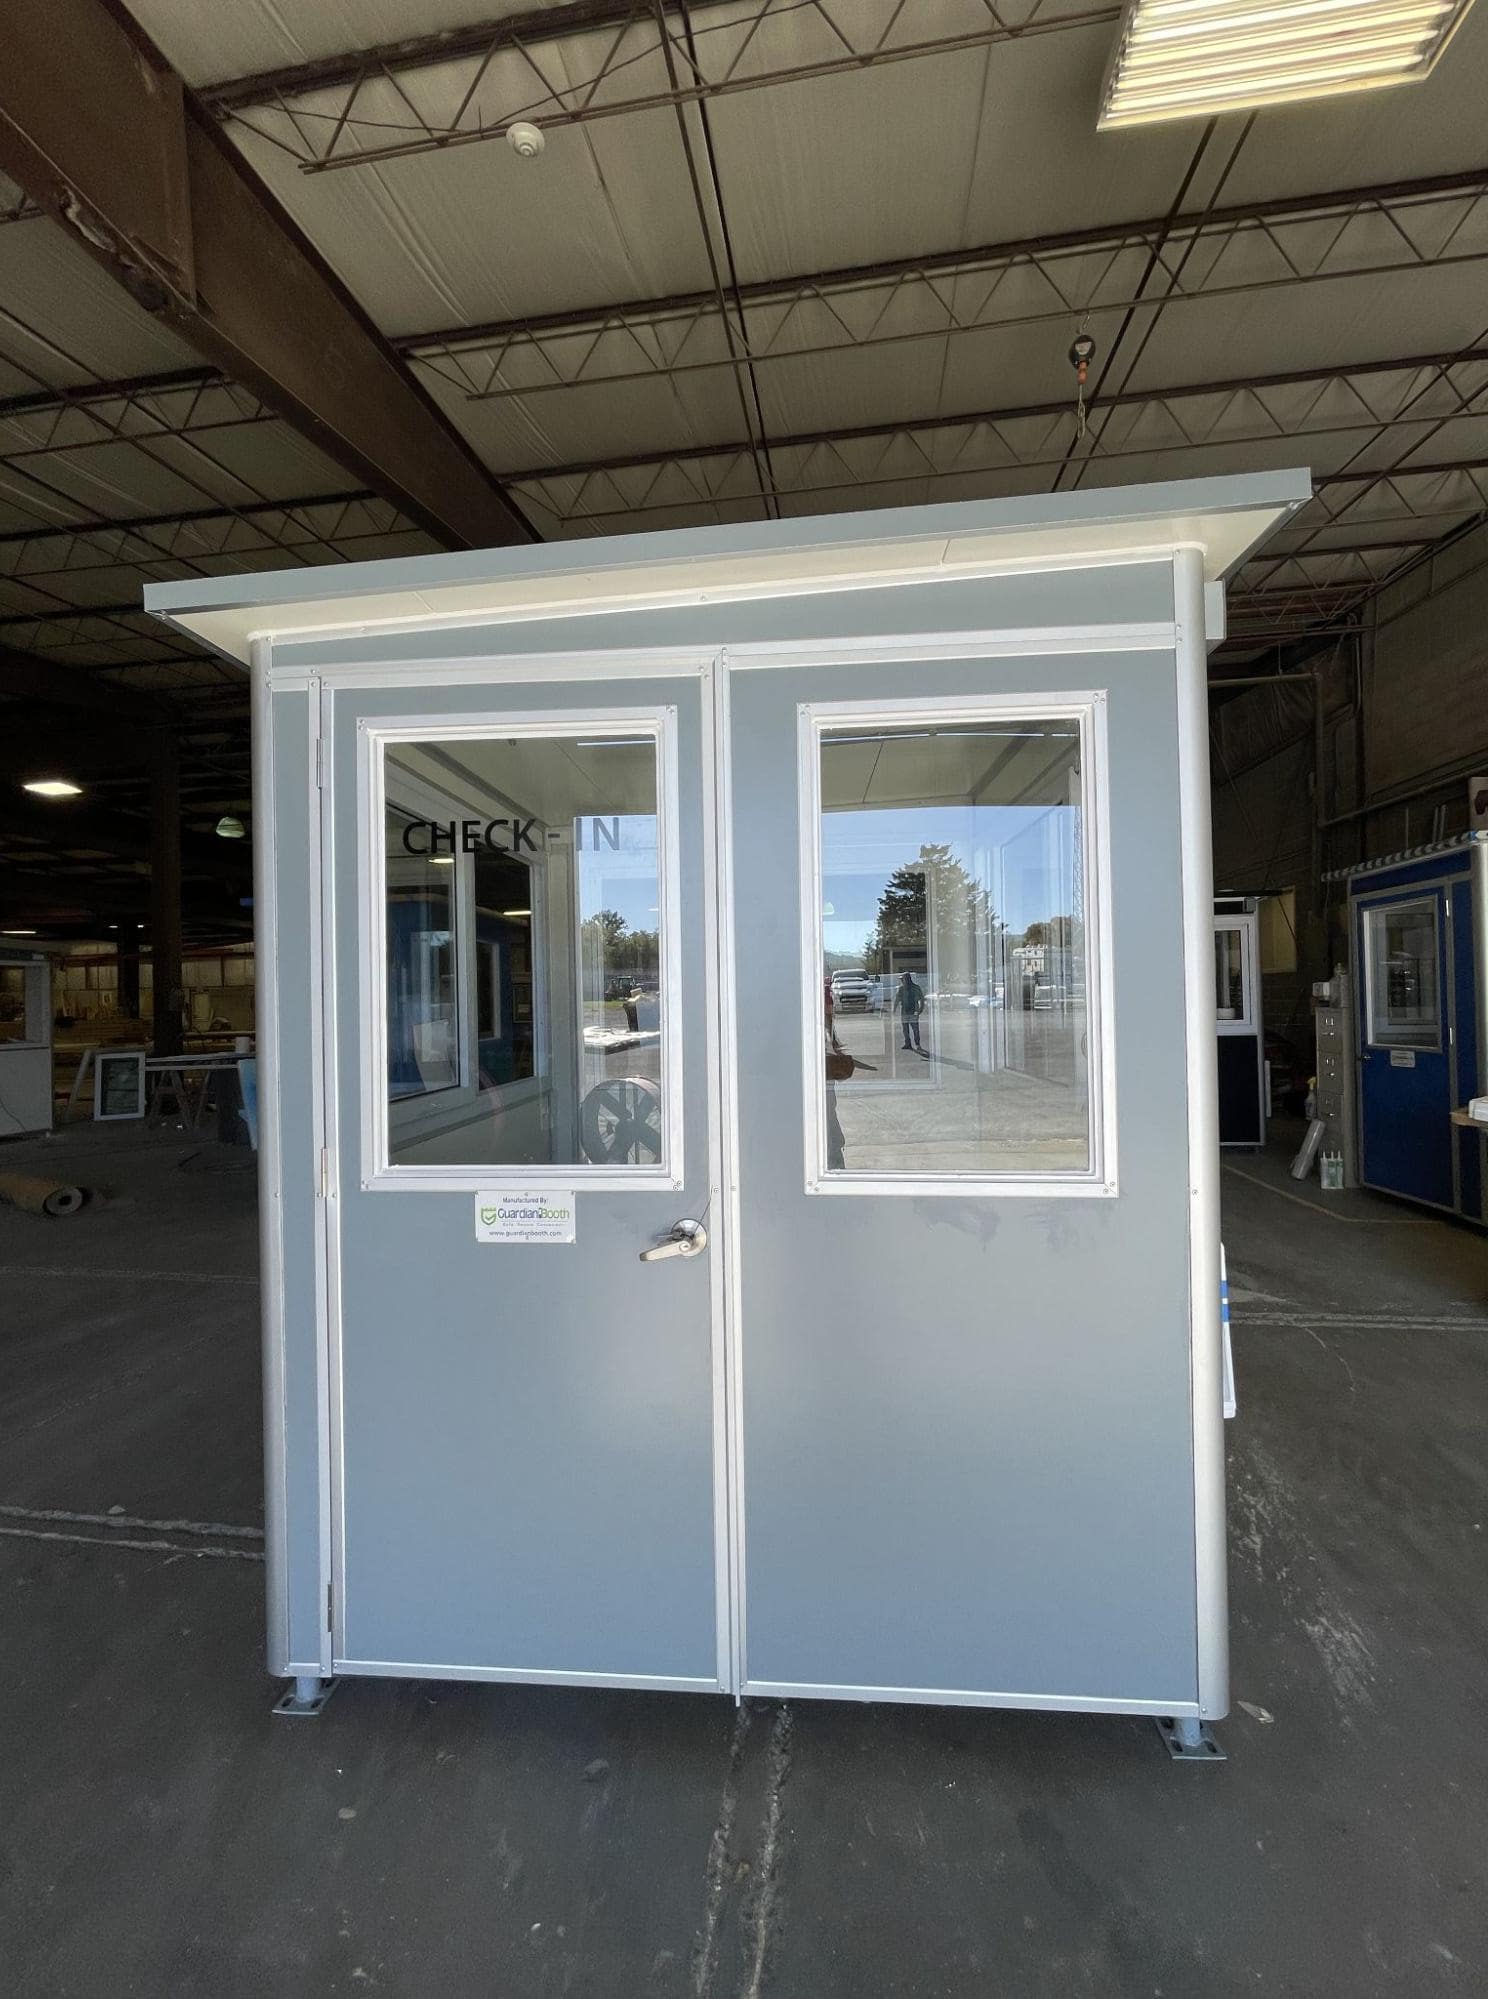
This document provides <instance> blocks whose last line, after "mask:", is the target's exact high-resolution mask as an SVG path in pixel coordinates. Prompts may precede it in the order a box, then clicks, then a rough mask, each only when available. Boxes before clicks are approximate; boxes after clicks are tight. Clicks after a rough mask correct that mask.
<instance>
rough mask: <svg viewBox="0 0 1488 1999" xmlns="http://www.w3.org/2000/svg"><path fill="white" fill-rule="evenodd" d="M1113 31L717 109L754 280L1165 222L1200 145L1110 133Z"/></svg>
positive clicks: (948, 59)
mask: <svg viewBox="0 0 1488 1999" xmlns="http://www.w3.org/2000/svg"><path fill="white" fill-rule="evenodd" d="M983 18H985V17H984V16H983ZM937 25H938V23H937ZM1109 34H1110V30H1109V28H1099V27H1098V28H1094V29H1090V30H1083V29H1082V30H1071V31H1068V32H1061V33H1058V34H1052V35H1047V36H1034V37H1032V38H1030V39H1028V40H1027V41H1023V42H1018V43H1015V44H1013V45H1004V46H1001V47H997V48H993V49H990V50H987V51H984V52H979V53H975V54H967V55H956V56H943V57H932V58H925V59H921V60H917V61H914V62H905V63H894V64H890V65H888V66H887V67H885V68H882V69H878V70H871V71H866V72H863V73H860V74H857V75H845V76H837V77H831V78H821V79H816V80H813V81H809V82H803V83H799V84H793V85H790V86H786V87H777V88H775V89H773V90H770V91H761V92H751V93H747V94H745V95H741V96H738V97H734V98H728V99H724V100H721V101H719V102H717V103H715V104H713V105H711V106H710V107H709V116H710V118H711V120H712V122H713V129H714V134H715V139H716V144H717V149H718V157H719V171H720V176H721V179H722V182H723V188H724V198H725V201H726V204H727V207H728V212H729V223H730V227H731V230H732V232H733V239H734V246H735V252H736V255H737V257H738V260H739V266H740V275H741V277H743V278H745V279H746V280H747V279H751V278H764V277H777V276H780V275H782V274H787V273H790V272H795V271H811V270H818V269H823V268H825V267H827V266H830V265H841V264H847V263H854V262H869V261H877V260H879V259H881V258H885V257H898V256H913V255H916V254H919V253H923V252H925V251H928V250H940V249H955V248H959V247H963V246H968V245H974V244H981V243H995V242H1003V241H1007V240H1010V239H1014V238H1017V239H1022V238H1025V237H1029V236H1035V235H1038V234H1040V233H1043V232H1045V231H1049V230H1056V229H1059V230H1062V229H1070V228H1073V227H1086V226H1088V225H1092V224H1099V223H1103V222H1109V221H1128V220H1132V219H1139V218H1143V217H1146V216H1149V215H1160V214H1162V213H1163V212H1164V211H1165V210H1166V209H1167V208H1168V206H1169V205H1170V203H1171V202H1172V200H1173V197H1174V194H1175V193H1176V191H1177V188H1178V186H1179V183H1180V181H1181V178H1182V175H1183V170H1184V168H1185V166H1186V165H1187V163H1188V160H1189V158H1190V157H1191V155H1192V153H1193V151H1194V147H1195V144H1196V143H1197V137H1198V134H1197V132H1196V131H1194V130H1193V129H1191V128H1187V127H1160V128H1156V129H1154V130H1153V131H1151V132H1149V133H1145V134H1143V135H1141V137H1140V138H1137V137H1134V136H1133V135H1131V134H1128V133H1123V134H1106V135H1097V133H1096V131H1095V105H1096V102H1097V99H1098V96H1099V84H1100V75H1101V71H1102V68H1103V65H1104V63H1105V59H1106V54H1107V50H1108V46H1109Z"/></svg>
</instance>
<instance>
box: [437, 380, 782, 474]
mask: <svg viewBox="0 0 1488 1999" xmlns="http://www.w3.org/2000/svg"><path fill="white" fill-rule="evenodd" d="M419 372H420V374H421V375H422V376H423V378H424V379H425V380H426V381H428V385H429V388H430V390H431V392H432V393H433V394H434V396H435V398H436V400H437V401H438V402H439V403H440V404H441V406H442V407H443V408H444V409H446V410H448V412H449V414H450V417H451V419H452V420H453V422H454V423H455V424H456V426H457V427H458V428H459V430H460V431H461V432H462V434H463V435H464V436H465V437H466V438H467V439H468V440H469V442H470V443H471V445H472V446H473V447H474V449H475V450H476V452H477V453H478V454H479V455H480V457H481V458H482V459H483V460H484V461H485V463H486V464H487V465H489V466H491V467H492V469H493V470H495V471H496V472H498V473H503V472H508V471H512V470H526V469H528V468H530V467H533V466H548V465H564V464H572V463H575V462H577V461H578V460H581V459H582V460H585V461H587V460H590V459H594V458H618V457H625V456H629V455H631V454H633V453H637V452H656V451H678V450H685V449H686V448H688V447H689V446H692V445H701V444H720V443H733V442H735V441H736V440H737V439H738V438H739V437H740V436H741V435H742V434H743V427H744V419H743V417H742V415H741V413H740V409H739V397H738V392H737V390H736V388H735V386H734V382H733V378H732V374H731V372H730V371H729V370H726V369H720V370H719V371H717V372H716V373H710V374H706V375H690V376H684V377H682V378H681V379H679V380H678V381H677V382H676V383H670V382H668V381H666V380H665V379H664V378H658V379H656V380H654V381H650V382H631V383H627V384H626V385H625V386H624V387H619V388H603V387H598V386H597V387H594V388H589V389H566V390H564V391H563V392H562V393H561V394H554V395H546V396H533V397H530V398H527V399H520V400H501V401H471V400H470V399H469V398H468V397H466V396H464V395H462V394H461V393H460V392H459V391H458V390H457V389H455V388H453V387H452V386H451V385H449V384H448V383H446V382H445V381H443V380H436V379H434V378H432V377H431V376H430V375H429V373H428V371H426V370H420V371H419Z"/></svg>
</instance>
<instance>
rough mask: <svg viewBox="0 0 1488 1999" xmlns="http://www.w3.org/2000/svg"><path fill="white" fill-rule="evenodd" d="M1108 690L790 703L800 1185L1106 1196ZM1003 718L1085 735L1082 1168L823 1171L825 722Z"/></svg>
mask: <svg viewBox="0 0 1488 1999" xmlns="http://www.w3.org/2000/svg"><path fill="white" fill-rule="evenodd" d="M1106 705H1107V704H1106V691H1105V689H1104V688H1091V689H1085V690H1081V691H1076V692H1068V693H1054V694H1039V695H1033V694H1029V695H1023V694H1010V695H999V694H988V695H984V696H981V697H979V698H976V699H967V698H965V697H964V696H950V697H946V698H943V699H930V700H926V699H917V698H915V697H909V698H907V699H904V700H896V701H878V702H874V703H872V704H865V703H863V702H858V701H815V702H802V703H800V704H799V705H798V708H797V711H796V712H797V774H796V797H797V808H798V811H799V815H800V842H799V845H800V881H799V890H800V913H801V973H802V977H801V987H802V991H801V1049H802V1100H803V1103H804V1106H805V1118H804V1127H805V1129H804V1168H805V1187H806V1192H807V1193H808V1194H824V1195H832V1196H841V1195H863V1194H868V1195H886V1194H887V1195H898V1196H900V1197H905V1196H909V1197H912V1198H916V1199H918V1198H921V1197H923V1196H926V1195H937V1194H939V1195H949V1196H961V1197H965V1196H967V1195H977V1194H983V1195H1000V1196H1005V1197H1012V1198H1030V1199H1035V1200H1047V1199H1050V1198H1057V1197H1068V1196H1082V1195H1083V1196H1087V1197H1090V1196H1096V1197H1112V1196H1115V1195H1116V1194H1117V1193H1118V1192H1119V1186H1118V1181H1117V1170H1116V1141H1117V1132H1116V1048H1115V1031H1114V1022H1115V1007H1114V999H1113V986H1112V981H1113V966H1114V952H1113V948H1112V937H1111V838H1110V808H1109V784H1108V777H1107V773H1108V770H1109V759H1108V750H1107V742H1106ZM988 722H990V723H999V722H1074V723H1075V724H1076V725H1077V727H1078V729H1079V736H1080V785H1081V800H1082V813H1081V835H1082V848H1081V858H1082V862H1083V874H1084V884H1085V991H1086V1005H1087V1008H1088V1018H1087V1028H1086V1038H1087V1043H1088V1059H1089V1104H1090V1163H1089V1165H1088V1166H1087V1167H1084V1168H1082V1169H1080V1170H1079V1171H1061V1170H1056V1169H1029V1168H1026V1167H1025V1168H1019V1169H1016V1170H1013V1171H1009V1172H1006V1173H996V1172H985V1171H971V1170H961V1171H949V1170H948V1171H940V1172H937V1171H934V1170H928V1169H927V1170H923V1171H912V1172H898V1173H886V1172H882V1171H874V1172H869V1173H854V1172H852V1171H851V1170H848V1171H845V1172H835V1173H833V1172H829V1171H828V1170H827V1089H826V1072H825V1063H824V1061H823V1053H822V1049H823V1043H822V994H821V979H820V977H819V975H814V968H815V967H817V966H818V965H819V964H820V960H821V940H822V922H823V915H822V814H821V752H822V739H823V737H824V735H825V734H826V732H827V731H828V730H830V729H842V728H902V727H905V726H910V725H913V724H915V723H927V724H931V725H935V726H942V727H954V726H956V725H957V724H962V723H965V724H978V723H988Z"/></svg>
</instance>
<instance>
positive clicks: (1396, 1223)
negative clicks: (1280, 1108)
mask: <svg viewBox="0 0 1488 1999" xmlns="http://www.w3.org/2000/svg"><path fill="white" fill-rule="evenodd" d="M1224 1170H1225V1172H1226V1173H1233V1174H1234V1176H1235V1178H1236V1179H1237V1180H1248V1181H1249V1182H1250V1184H1251V1186H1252V1187H1262V1188H1264V1189H1265V1191H1266V1192H1267V1193H1268V1194H1277V1195H1279V1196H1280V1197H1281V1199H1282V1200H1283V1201H1290V1202H1291V1203H1292V1205H1293V1207H1297V1208H1306V1210H1307V1212H1308V1214H1310V1215H1326V1216H1327V1218H1328V1220H1329V1221H1330V1222H1347V1223H1348V1224H1350V1226H1351V1227H1353V1228H1356V1229H1431V1228H1440V1226H1441V1224H1442V1221H1443V1220H1444V1219H1445V1217H1438V1216H1436V1215H1339V1214H1335V1213H1334V1211H1333V1210H1332V1209H1331V1208H1325V1207H1324V1206H1323V1204H1322V1202H1321V1201H1309V1200H1307V1199H1306V1197H1305V1196H1304V1195H1301V1194H1290V1193H1288V1192H1287V1190H1286V1188H1285V1187H1277V1186H1274V1185H1273V1184H1272V1182H1271V1181H1269V1180H1263V1179H1261V1177H1260V1175H1259V1174H1257V1173H1246V1172H1245V1171H1244V1170H1243V1169H1242V1168H1241V1167H1239V1166H1232V1165H1231V1164H1230V1162H1229V1161H1228V1160H1225V1161H1224Z"/></svg>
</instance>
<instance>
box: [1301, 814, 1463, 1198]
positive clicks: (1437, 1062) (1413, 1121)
mask: <svg viewBox="0 0 1488 1999" xmlns="http://www.w3.org/2000/svg"><path fill="white" fill-rule="evenodd" d="M1329 879H1330V880H1335V881H1343V882H1345V883H1346V884H1347V890H1348V903H1349V936H1350V947H1351V949H1352V951H1353V954H1354V967H1355V973H1356V976H1355V979H1354V991H1355V994H1356V995H1357V1005H1358V1010H1359V1012H1358V1034H1359V1038H1358V1047H1359V1147H1360V1178H1361V1179H1362V1181H1363V1183H1364V1185H1365V1186H1366V1187H1374V1188H1376V1189H1378V1191H1379V1192H1380V1193H1382V1194H1398V1195H1401V1196H1403V1197H1404V1198H1405V1199H1406V1200H1409V1201H1421V1202H1424V1203H1425V1204H1426V1205H1427V1206H1429V1207H1433V1208H1444V1209H1446V1210H1447V1211H1448V1212H1449V1213H1452V1214H1458V1215H1462V1216H1464V1217H1465V1218H1466V1219H1467V1220H1469V1221H1474V1222H1479V1223H1481V1222H1485V1221H1488V1209H1485V1206H1484V1197H1485V1191H1488V1179H1485V1172H1484V1166H1485V1161H1484V1150H1485V1144H1488V1139H1485V1133H1484V1132H1479V1131H1472V1130H1467V1129H1465V1128H1464V1127H1463V1126H1461V1125H1459V1124H1454V1123H1453V1122H1452V1113H1453V1111H1455V1110H1460V1109H1462V1108H1464V1107H1465V1106H1466V1104H1467V1103H1468V1101H1469V1099H1470V1098H1472V1097H1477V1096H1482V1095H1483V1094H1485V1093H1488V1061H1485V1051H1488V833H1468V834H1465V835H1463V836H1462V837H1461V838H1459V839H1456V840H1449V841H1445V842H1442V843H1439V844H1436V845H1433V846H1428V847H1413V848H1411V849H1410V850H1409V852H1407V853H1400V854H1387V855H1384V856H1383V857H1382V858H1381V859H1379V860H1377V861H1368V862H1365V863H1364V864H1363V865H1362V866H1360V867H1357V868H1349V869H1345V870H1341V871H1340V872H1339V873H1337V874H1335V875H1332V876H1330V877H1329Z"/></svg>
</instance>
